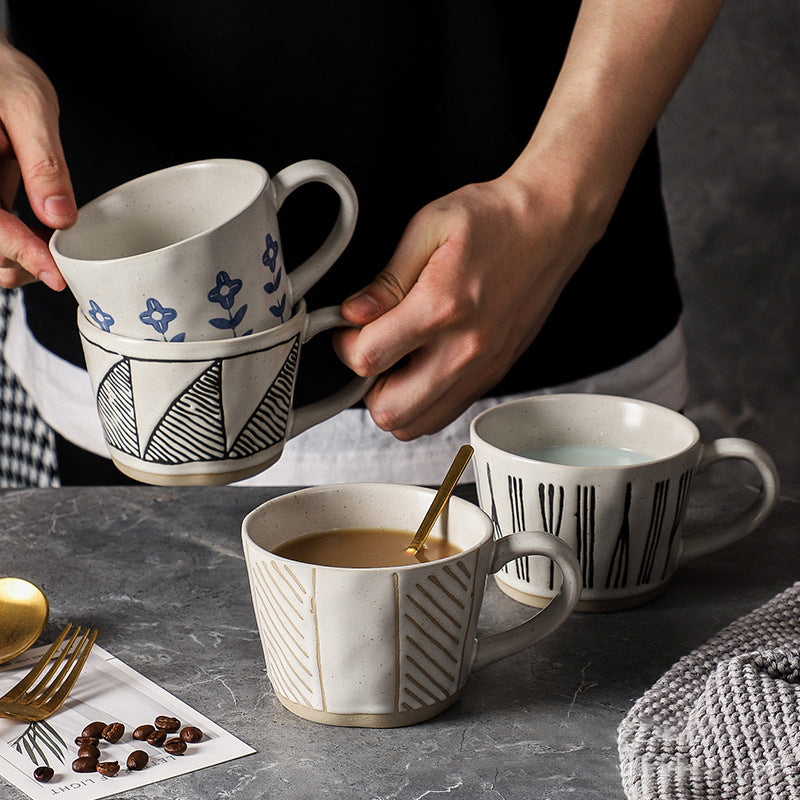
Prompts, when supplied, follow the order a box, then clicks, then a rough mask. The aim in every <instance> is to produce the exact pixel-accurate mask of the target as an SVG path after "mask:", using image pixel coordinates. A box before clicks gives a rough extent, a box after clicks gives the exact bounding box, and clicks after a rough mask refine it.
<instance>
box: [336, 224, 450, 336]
mask: <svg viewBox="0 0 800 800" xmlns="http://www.w3.org/2000/svg"><path fill="white" fill-rule="evenodd" d="M418 217H420V215H418ZM415 219H416V218H415ZM430 234H431V231H430V229H429V230H428V231H426V230H425V226H424V224H422V223H421V222H415V221H413V220H412V222H411V224H409V226H408V228H406V230H405V232H404V233H403V236H402V237H401V238H400V242H399V243H398V245H397V249H396V250H395V252H394V254H393V255H392V257H391V258H390V259H389V262H388V263H387V264H386V266H385V267H384V268H383V269H382V270H381V271H380V272H379V273H378V274H377V275H376V276H375V278H374V279H373V281H372V282H371V283H370V284H369V285H368V286H366V287H364V288H363V289H361V290H360V291H358V292H356V293H355V294H353V295H351V296H350V297H348V298H347V299H346V300H345V301H344V302H343V303H342V307H341V311H342V316H343V317H344V318H345V319H346V320H348V321H349V322H352V323H354V324H355V325H367V324H368V323H370V322H372V321H373V320H376V319H378V317H380V316H382V315H383V314H385V313H386V312H387V311H390V310H391V309H393V308H394V307H395V306H397V305H399V304H400V303H401V302H402V300H403V298H405V296H406V295H407V294H408V293H409V292H410V291H411V288H412V286H413V285H414V284H415V283H416V282H417V278H419V276H420V274H421V273H422V270H423V269H424V268H425V265H426V264H427V263H428V259H429V258H430V256H431V254H432V253H433V252H434V251H435V249H436V243H435V242H434V239H433V237H432V236H431V235H430Z"/></svg>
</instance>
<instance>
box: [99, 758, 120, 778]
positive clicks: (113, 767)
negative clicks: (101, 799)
mask: <svg viewBox="0 0 800 800" xmlns="http://www.w3.org/2000/svg"><path fill="white" fill-rule="evenodd" d="M97 771H98V772H99V773H100V774H101V775H105V776H106V778H113V777H114V775H116V774H117V773H118V772H119V761H101V762H100V763H99V764H98V765H97Z"/></svg>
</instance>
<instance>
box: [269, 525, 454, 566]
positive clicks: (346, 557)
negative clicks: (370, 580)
mask: <svg viewBox="0 0 800 800" xmlns="http://www.w3.org/2000/svg"><path fill="white" fill-rule="evenodd" d="M414 533H415V532H414V531H407V530H389V529H387V528H345V529H337V530H333V531H323V532H321V533H310V534H307V535H305V536H298V537H297V538H296V539H290V540H289V541H288V542H284V543H283V544H281V545H279V546H278V547H276V548H275V551H274V552H275V555H276V556H281V557H282V558H289V559H291V560H292V561H302V562H304V563H306V564H319V565H320V566H324V567H351V568H357V569H365V568H369V567H405V566H410V565H412V564H422V563H424V562H426V561H436V560H438V559H440V558H448V557H450V556H453V555H455V554H456V553H458V552H460V550H459V548H458V547H456V546H455V545H454V544H453V543H452V542H448V541H447V540H446V539H441V538H440V537H438V536H430V535H429V536H428V538H427V539H426V540H425V544H424V545H423V546H422V547H420V548H419V550H417V552H416V553H409V552H408V546H409V544H410V543H411V540H412V539H413V538H414Z"/></svg>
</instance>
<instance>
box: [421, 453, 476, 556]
mask: <svg viewBox="0 0 800 800" xmlns="http://www.w3.org/2000/svg"><path fill="white" fill-rule="evenodd" d="M470 458H472V448H471V447H470V446H469V445H468V444H465V445H464V446H463V447H462V448H461V449H460V450H459V451H458V452H457V453H456V457H455V458H454V459H453V463H452V464H451V465H450V469H449V470H447V475H445V476H444V480H443V481H442V485H441V486H440V487H439V491H438V492H436V497H434V498H433V502H432V503H431V507H430V508H429V509H428V513H427V514H426V515H425V517H424V518H423V520H422V524H421V525H420V526H419V528H418V529H417V534H416V536H415V537H414V538H413V539H412V541H411V544H410V545H409V546H408V547H407V548H406V553H411V554H412V555H416V554H417V552H418V551H419V549H420V547H422V545H423V544H425V540H426V539H427V538H428V534H429V533H430V532H431V528H432V527H433V523H434V522H436V519H437V517H438V516H439V514H441V512H442V509H443V508H444V507H445V504H446V503H447V501H448V500H449V499H450V495H451V494H452V493H453V489H455V486H456V484H457V483H458V479H459V478H460V477H461V473H462V472H463V471H464V470H465V469H466V466H467V464H468V463H469V460H470Z"/></svg>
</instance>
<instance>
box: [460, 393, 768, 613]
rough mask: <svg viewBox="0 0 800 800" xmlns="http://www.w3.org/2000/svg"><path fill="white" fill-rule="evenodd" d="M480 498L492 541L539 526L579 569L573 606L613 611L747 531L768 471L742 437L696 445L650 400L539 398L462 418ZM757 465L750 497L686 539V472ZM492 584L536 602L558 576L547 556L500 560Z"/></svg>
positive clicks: (550, 591) (695, 434) (678, 420)
mask: <svg viewBox="0 0 800 800" xmlns="http://www.w3.org/2000/svg"><path fill="white" fill-rule="evenodd" d="M470 440H471V443H472V446H473V447H474V449H475V456H474V461H473V465H474V468H475V476H476V484H477V490H478V499H479V503H480V506H481V508H482V509H483V510H484V511H485V512H486V514H488V515H489V517H490V518H491V519H492V523H493V525H494V531H495V536H496V537H504V536H508V535H510V534H512V533H514V532H516V531H521V530H539V531H544V532H546V533H548V534H551V535H553V536H556V537H558V538H559V539H561V540H562V541H564V542H566V543H567V544H568V545H569V546H570V547H571V548H572V549H573V550H574V551H575V554H576V556H577V557H578V560H579V562H580V564H581V573H582V578H583V591H582V595H581V600H580V602H579V603H578V606H577V609H578V610H579V611H614V610H619V609H624V608H629V607H633V606H637V605H640V604H642V603H645V602H647V601H648V600H650V599H652V598H653V597H655V596H657V595H658V594H659V593H660V592H662V591H663V590H664V589H665V588H666V587H667V586H668V584H669V582H670V579H671V578H672V576H673V575H674V574H675V571H676V570H677V568H678V567H679V566H680V565H681V564H682V563H684V562H686V561H688V560H690V559H693V558H696V557H698V556H701V555H704V554H706V553H710V552H712V551H714V550H718V549H720V548H722V547H725V546H726V545H728V544H730V543H732V542H734V541H736V540H737V539H740V538H741V537H743V536H746V535H747V534H749V533H750V532H752V531H753V530H755V529H756V528H757V527H758V526H759V525H760V524H761V523H762V522H763V521H764V519H765V518H766V516H767V515H768V514H769V513H770V511H771V510H772V508H773V506H774V505H775V502H776V500H777V497H778V489H779V481H778V473H777V470H776V468H775V464H774V462H773V461H772V458H771V457H770V456H769V454H768V453H766V452H765V451H764V449H763V448H762V447H760V446H759V445H757V444H755V443H753V442H751V441H749V440H747V439H740V438H721V439H716V440H714V441H711V442H708V443H703V442H702V441H701V436H700V431H699V430H698V428H697V427H696V426H695V424H694V423H693V422H692V421H691V420H689V419H688V418H687V417H685V416H684V415H682V414H680V413H678V412H676V411H672V410H671V409H668V408H664V407H663V406H659V405H656V404H654V403H649V402H644V401H641V400H634V399H630V398H625V397H612V396H606V395H593V394H549V395H540V396H533V397H529V398H524V399H521V400H514V401H510V402H508V403H503V404H500V405H498V406H495V407H493V408H490V409H488V410H487V411H484V412H482V413H481V414H479V415H478V416H477V417H476V418H475V419H474V420H473V421H472V423H471V426H470ZM729 458H735V459H744V460H746V461H749V462H750V463H752V464H753V465H754V466H755V468H756V469H757V471H758V473H759V475H760V479H761V487H760V491H759V494H758V495H757V496H756V497H755V498H754V499H753V501H752V502H751V503H750V505H749V506H748V507H747V508H746V509H745V510H744V511H742V512H741V513H740V514H738V515H737V516H735V517H734V518H733V519H730V520H728V521H726V522H724V523H723V524H721V525H720V526H719V527H717V528H712V529H710V530H704V531H702V532H700V533H697V534H694V535H691V536H684V519H685V515H686V508H687V501H688V500H689V496H690V490H691V485H692V479H693V477H694V476H695V475H696V474H697V473H698V472H701V471H702V470H704V469H706V467H708V466H710V465H711V464H714V463H716V462H718V461H721V460H723V459H729ZM495 579H496V581H497V583H498V585H499V586H500V588H501V589H502V590H503V591H504V592H505V593H506V594H508V595H510V596H511V597H514V598H515V599H517V600H519V601H520V602H523V603H526V604H528V605H533V606H541V605H545V604H546V603H548V602H549V600H550V598H551V597H553V595H554V593H555V592H556V591H558V581H559V578H558V575H557V573H555V572H554V571H553V570H552V569H551V567H550V563H549V562H548V561H546V560H545V559H541V558H537V557H535V556H534V557H526V558H522V559H519V560H517V561H516V562H514V563H512V564H508V565H507V566H506V567H505V568H504V569H503V570H502V571H500V572H498V573H497V575H496V576H495Z"/></svg>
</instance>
